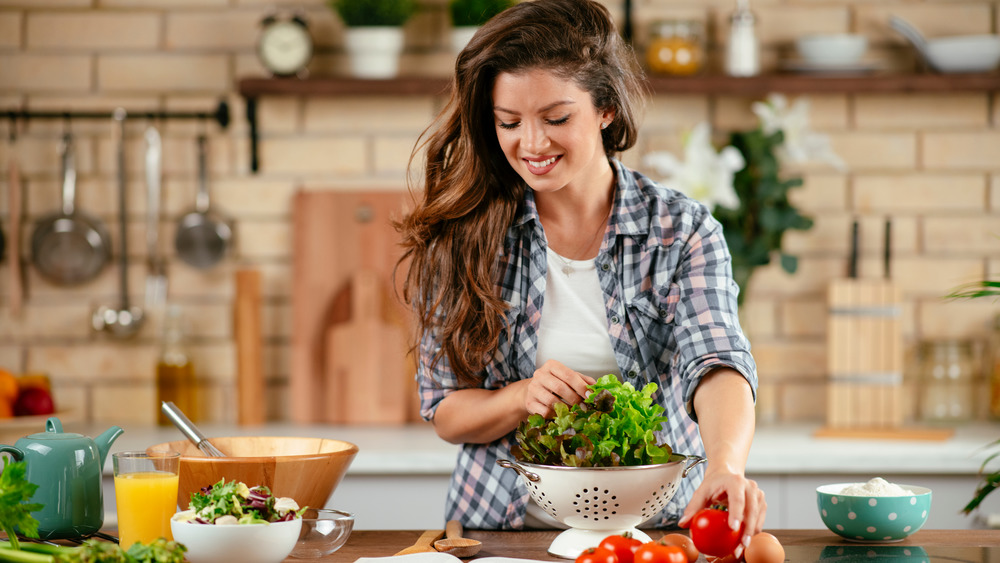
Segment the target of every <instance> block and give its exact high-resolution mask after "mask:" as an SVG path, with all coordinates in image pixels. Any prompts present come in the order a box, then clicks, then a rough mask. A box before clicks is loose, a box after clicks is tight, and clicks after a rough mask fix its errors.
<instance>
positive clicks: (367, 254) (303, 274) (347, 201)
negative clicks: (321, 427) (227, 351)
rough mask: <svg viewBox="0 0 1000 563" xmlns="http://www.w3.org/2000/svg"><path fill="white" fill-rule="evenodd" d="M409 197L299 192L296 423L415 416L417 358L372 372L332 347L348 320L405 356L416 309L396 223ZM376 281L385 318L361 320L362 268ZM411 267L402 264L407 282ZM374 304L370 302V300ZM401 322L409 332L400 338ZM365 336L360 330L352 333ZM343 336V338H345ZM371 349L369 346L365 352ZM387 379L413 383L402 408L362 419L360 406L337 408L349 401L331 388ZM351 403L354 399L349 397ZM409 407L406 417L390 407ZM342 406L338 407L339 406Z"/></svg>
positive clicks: (381, 348)
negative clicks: (404, 294) (356, 297)
mask: <svg viewBox="0 0 1000 563" xmlns="http://www.w3.org/2000/svg"><path fill="white" fill-rule="evenodd" d="M409 202H410V196H409V194H408V193H407V192H401V191H371V192H300V193H298V194H296V195H295V201H294V207H293V215H294V217H293V245H294V250H293V254H294V256H293V265H292V357H291V381H290V390H289V400H290V411H291V412H290V418H291V419H292V421H294V422H296V423H302V424H308V423H316V422H338V423H347V424H353V423H378V422H384V423H398V422H400V421H416V420H418V415H417V406H416V405H417V398H416V387H415V384H414V382H413V370H414V368H413V366H414V363H413V361H412V359H411V358H407V359H406V361H388V359H387V361H384V362H378V365H381V366H384V367H382V368H379V369H387V370H392V371H396V370H399V373H377V374H372V373H370V372H369V371H367V370H369V369H371V367H370V366H372V365H375V364H373V363H372V362H371V361H368V360H366V361H364V362H362V361H359V362H358V363H357V365H356V367H355V368H354V369H351V367H352V365H353V364H352V362H351V359H350V358H345V357H344V356H343V354H344V353H349V350H350V348H349V347H341V349H342V350H348V352H342V353H340V355H339V356H336V357H335V356H334V355H333V354H331V351H330V350H329V348H330V346H329V341H330V340H331V334H332V333H333V332H334V330H335V328H336V327H340V328H344V326H345V325H344V323H356V324H359V325H363V326H364V331H365V336H364V338H365V339H366V342H369V343H370V344H371V346H372V348H367V349H366V350H368V349H374V350H377V351H378V352H379V353H381V354H385V355H388V356H390V357H391V359H395V360H398V358H396V356H398V355H400V354H402V355H406V353H407V350H406V349H407V347H408V345H409V343H410V330H411V329H410V326H411V324H410V321H409V319H410V313H409V311H408V310H407V308H406V307H405V306H404V305H403V304H402V302H401V301H400V300H399V298H398V296H399V295H400V292H399V289H398V284H396V283H394V280H393V270H394V268H395V266H396V262H397V260H398V259H399V257H400V256H401V254H402V252H401V248H400V247H399V244H398V241H399V235H398V233H397V232H396V231H395V229H394V228H393V226H392V223H391V221H392V220H393V219H398V218H400V217H401V216H402V214H403V213H404V211H405V209H406V208H407V206H408V205H409ZM362 272H363V273H364V275H365V277H363V279H366V280H369V279H370V280H372V281H371V282H370V285H369V286H367V287H377V288H382V290H383V294H384V295H387V296H388V298H386V299H385V300H384V301H383V302H381V305H382V307H381V308H380V311H379V312H378V318H370V319H362V318H358V316H357V315H358V314H361V313H360V311H362V310H364V308H363V307H361V308H358V311H359V312H358V313H355V312H353V311H352V309H351V307H352V304H351V301H352V299H351V295H352V293H354V294H356V293H357V292H356V291H353V290H354V289H356V288H354V287H353V284H352V280H353V281H355V282H356V279H355V278H357V276H358V274H360V273H362ZM404 275H405V269H403V270H400V273H399V276H398V277H399V278H400V280H401V279H402V278H403V276H404ZM369 302H370V301H369ZM400 327H402V331H403V333H404V334H403V335H402V336H403V337H402V338H401V337H400ZM357 338H361V336H360V335H353V336H351V339H355V340H356V339H357ZM339 340H340V341H343V340H344V339H343V338H341V339H339ZM366 353H367V352H366ZM328 364H330V365H336V366H338V369H337V370H336V373H335V374H334V373H327V369H326V367H325V366H327V365H328ZM372 380H374V381H378V382H381V383H380V384H381V385H386V384H388V382H396V384H397V385H398V386H399V388H403V389H406V390H407V392H406V394H405V397H406V398H407V399H406V400H405V401H404V402H405V404H403V405H402V406H397V405H396V403H393V406H391V407H388V408H381V409H379V410H378V412H368V413H367V414H366V415H365V416H364V417H363V418H364V420H361V419H359V418H356V417H355V416H354V414H352V413H353V412H355V411H343V410H342V409H340V408H338V407H339V406H340V405H342V404H343V402H340V401H338V403H336V404H330V402H329V395H330V393H329V392H328V389H330V390H332V388H333V387H340V388H343V389H347V390H349V391H348V393H363V392H368V391H367V390H369V389H372V383H373V381H372ZM343 399H344V400H346V401H350V400H351V397H350V396H347V397H344V398H343ZM399 408H401V409H405V413H403V414H402V415H401V414H400V413H398V412H389V411H390V410H394V409H399ZM334 411H337V412H334Z"/></svg>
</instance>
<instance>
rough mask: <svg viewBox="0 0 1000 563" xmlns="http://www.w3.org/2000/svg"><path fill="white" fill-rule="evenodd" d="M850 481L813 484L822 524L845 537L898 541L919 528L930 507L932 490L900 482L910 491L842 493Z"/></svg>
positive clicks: (868, 540)
mask: <svg viewBox="0 0 1000 563" xmlns="http://www.w3.org/2000/svg"><path fill="white" fill-rule="evenodd" d="M849 485H852V483H838V484H834V485H823V486H821V487H817V488H816V502H817V504H818V506H819V515H820V518H822V520H823V524H825V525H826V527H827V528H829V529H830V531H831V532H833V533H835V534H837V535H839V536H841V537H843V538H844V539H846V540H850V541H858V542H871V543H889V542H897V541H900V540H902V539H903V538H905V537H906V536H909V535H910V534H912V533H913V532H916V531H917V530H919V529H920V528H921V527H922V526H923V525H924V523H925V522H927V515H928V514H929V513H930V511H931V490H930V489H928V488H926V487H915V486H913V485H900V486H901V487H902V488H904V489H906V490H908V491H910V492H912V493H913V495H912V496H909V495H908V496H902V497H873V496H853V495H845V494H841V491H843V490H844V488H845V487H847V486H849Z"/></svg>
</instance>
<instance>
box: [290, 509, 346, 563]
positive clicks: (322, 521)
mask: <svg viewBox="0 0 1000 563" xmlns="http://www.w3.org/2000/svg"><path fill="white" fill-rule="evenodd" d="M353 529H354V515H353V514H351V513H350V512H344V511H343V510H336V509H333V508H309V509H307V510H306V511H305V513H304V514H303V515H302V531H301V532H299V541H297V542H296V543H295V547H294V548H293V549H292V553H291V556H292V557H296V558H299V559H314V558H316V557H324V556H326V555H330V554H331V553H333V552H334V551H337V550H338V549H340V548H341V547H342V546H343V545H344V544H345V543H347V538H349V537H350V536H351V530H353Z"/></svg>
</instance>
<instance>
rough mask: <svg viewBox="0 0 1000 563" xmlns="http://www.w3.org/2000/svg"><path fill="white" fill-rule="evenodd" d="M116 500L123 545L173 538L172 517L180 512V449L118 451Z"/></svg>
mask: <svg viewBox="0 0 1000 563" xmlns="http://www.w3.org/2000/svg"><path fill="white" fill-rule="evenodd" d="M112 459H113V463H114V470H115V502H116V504H117V505H118V537H119V543H120V544H121V546H122V548H124V549H128V548H129V547H131V546H132V544H134V543H136V542H142V543H144V544H148V543H150V542H151V541H153V540H155V539H157V538H160V537H163V538H166V539H168V540H172V539H173V534H171V533H170V518H171V517H172V516H173V515H174V513H175V512H177V482H178V472H179V470H180V461H181V454H179V453H178V452H169V451H167V452H116V453H115V454H114V455H113V456H112Z"/></svg>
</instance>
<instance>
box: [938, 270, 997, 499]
mask: <svg viewBox="0 0 1000 563" xmlns="http://www.w3.org/2000/svg"><path fill="white" fill-rule="evenodd" d="M983 297H993V298H998V297H1000V281H990V280H982V281H977V282H972V283H969V284H965V285H963V286H960V287H958V288H957V289H955V290H954V291H952V292H951V293H950V294H948V296H947V298H948V299H979V298H983ZM993 353H994V354H1000V350H994V351H993ZM986 447H987V448H992V449H994V450H997V451H995V452H994V453H992V454H990V455H989V456H988V457H987V458H986V459H985V460H983V463H982V465H981V466H980V467H979V475H980V478H981V479H980V481H979V485H978V486H977V487H976V492H975V493H974V494H973V496H972V500H970V501H969V503H968V504H966V505H965V507H963V508H962V513H963V514H971V513H972V511H973V510H975V509H976V508H978V507H979V505H980V504H982V502H983V501H984V500H986V497H988V496H989V495H990V493H992V492H993V491H995V490H997V488H1000V468H998V469H996V470H994V471H992V472H987V467H988V466H989V464H990V463H991V462H992V461H993V460H995V459H996V458H997V457H1000V440H997V441H996V442H993V443H991V444H989V445H987V446H986Z"/></svg>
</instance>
